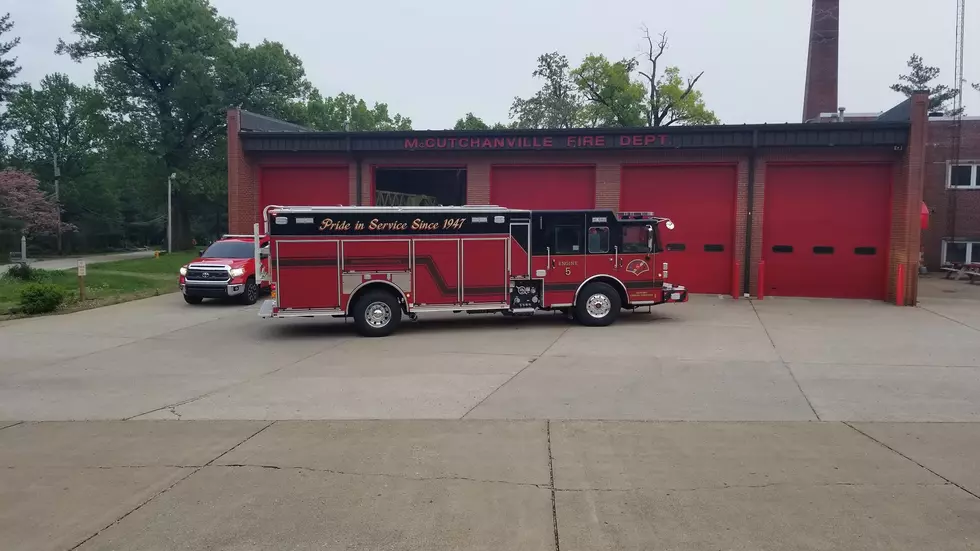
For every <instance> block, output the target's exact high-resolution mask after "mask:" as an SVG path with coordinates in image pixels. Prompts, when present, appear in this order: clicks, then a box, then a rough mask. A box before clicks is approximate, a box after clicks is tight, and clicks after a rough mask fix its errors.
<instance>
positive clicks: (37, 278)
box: [3, 263, 49, 282]
mask: <svg viewBox="0 0 980 551" xmlns="http://www.w3.org/2000/svg"><path fill="white" fill-rule="evenodd" d="M48 275H49V274H48V271H47V270H42V269H41V268H31V267H30V266H28V265H27V264H24V263H20V264H14V265H13V266H11V267H10V268H8V269H7V271H6V272H5V273H4V274H3V279H6V280H7V281H34V282H42V281H47V279H48Z"/></svg>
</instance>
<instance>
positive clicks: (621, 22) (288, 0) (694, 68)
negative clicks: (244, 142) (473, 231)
mask: <svg viewBox="0 0 980 551" xmlns="http://www.w3.org/2000/svg"><path fill="white" fill-rule="evenodd" d="M212 2H213V3H214V4H215V5H216V6H217V8H218V10H219V11H220V12H221V13H222V14H223V15H225V16H229V17H232V18H233V19H234V20H235V21H236V22H237V23H238V29H239V39H240V40H241V41H244V42H253V43H254V42H259V41H261V40H262V39H269V40H277V41H281V42H283V43H284V44H285V45H286V47H287V48H288V49H289V50H291V51H292V52H293V53H295V54H297V55H299V56H300V58H301V59H302V60H303V63H304V65H305V67H306V72H307V75H308V77H309V79H310V80H311V81H312V82H313V84H314V85H315V86H317V87H318V88H319V89H320V90H321V92H323V93H324V94H325V95H332V94H335V93H337V92H342V91H343V92H350V93H353V94H356V95H357V96H359V97H363V98H364V99H365V100H367V101H368V102H375V101H382V102H387V103H388V105H389V107H390V109H391V110H392V111H393V112H399V113H402V114H403V115H406V116H409V117H411V118H412V121H413V123H414V126H415V128H417V129H424V128H446V127H451V126H452V125H453V124H454V122H455V121H456V119H457V118H459V117H460V116H462V115H463V114H464V113H466V112H467V111H473V112H474V113H476V114H477V115H478V116H480V117H482V118H483V119H484V120H486V121H487V122H494V121H498V120H499V121H505V120H507V112H508V109H509V107H510V104H511V101H512V100H513V97H514V96H515V95H521V96H526V95H530V94H532V93H533V92H534V91H535V90H536V89H537V86H538V85H537V84H536V83H535V82H534V80H533V79H532V77H531V71H533V70H534V67H535V59H536V58H537V56H538V55H539V54H542V53H544V52H549V51H559V52H562V53H564V54H565V55H567V56H568V58H569V59H570V60H571V61H572V63H573V64H577V62H578V61H580V60H581V59H582V57H583V56H585V55H586V54H588V53H591V52H595V53H602V54H605V55H606V56H607V57H610V58H613V59H618V58H622V57H624V56H633V55H636V54H637V53H639V48H640V46H641V43H642V35H641V32H640V30H639V27H640V25H641V24H644V23H645V24H646V25H648V26H649V27H650V29H651V30H652V31H660V30H666V31H668V33H669V36H670V50H669V54H668V58H667V62H668V63H669V64H672V65H677V66H679V67H680V68H681V72H682V74H690V73H694V74H696V73H697V72H699V71H702V70H703V71H705V75H704V77H703V78H702V80H701V85H700V88H701V90H702V91H703V93H704V97H705V101H706V102H707V104H708V106H709V107H710V108H711V109H714V110H715V112H716V113H717V114H718V116H719V117H720V118H721V120H722V122H724V123H755V122H787V121H788V122H798V121H799V120H800V118H801V116H802V104H803V83H804V76H805V72H806V53H807V35H808V31H809V16H810V5H811V2H810V0H688V1H683V2H676V1H667V0H602V1H600V0H493V1H483V2H463V1H460V0H415V1H411V2H409V1H396V0H385V1H382V0H375V1H362V2H353V1H330V0H274V1H269V0H212ZM927 4H928V9H926V5H927ZM74 6H75V2H74V0H0V12H3V11H10V12H12V15H13V18H14V21H15V23H16V27H15V29H14V31H15V33H16V34H17V35H19V36H20V37H21V39H22V42H21V45H20V46H19V47H18V48H17V49H16V50H15V53H16V54H17V55H18V56H19V57H20V63H21V65H23V67H24V70H23V72H22V73H21V78H22V79H23V80H26V81H29V82H32V83H36V82H37V81H38V80H40V78H41V77H42V76H44V75H45V74H47V73H50V72H55V71H60V72H65V73H68V74H69V75H70V76H71V77H72V78H73V79H76V80H79V81H86V82H90V81H91V80H92V70H93V68H94V64H87V65H86V64H83V65H79V64H75V63H73V62H72V61H71V60H70V59H68V58H67V57H64V56H57V55H55V54H54V48H55V44H56V43H57V41H58V38H65V39H71V23H72V20H73V19H74V17H75V9H74ZM955 11H956V8H955V0H929V2H923V1H922V0H843V1H842V8H841V56H840V57H841V59H840V60H841V68H840V101H841V104H842V105H843V106H844V107H846V108H847V109H848V111H851V112H869V111H870V112H878V111H882V110H885V109H888V108H890V107H892V106H893V105H894V104H896V103H898V102H899V101H901V99H902V98H901V96H900V95H898V94H896V93H894V92H892V91H891V90H889V89H888V86H889V85H890V84H892V83H894V82H895V80H896V76H897V75H898V74H899V73H901V72H903V71H904V69H905V62H906V61H907V59H908V57H909V55H911V54H912V53H913V52H916V53H919V54H920V55H922V56H923V57H924V58H925V60H926V61H927V62H928V63H929V64H931V65H937V66H939V67H940V68H941V69H942V76H941V79H942V81H943V82H944V83H949V84H952V80H953V60H954V20H955ZM967 26H968V28H967V34H966V36H967V48H966V52H967V63H966V65H967V77H968V78H969V79H970V81H971V82H976V81H980V5H978V6H976V7H974V11H973V12H972V13H968V22H967ZM964 102H965V103H966V105H967V107H968V112H969V113H971V114H978V113H980V93H978V92H975V91H973V90H972V89H971V90H968V91H967V92H966V95H965V96H964ZM969 107H973V109H969Z"/></svg>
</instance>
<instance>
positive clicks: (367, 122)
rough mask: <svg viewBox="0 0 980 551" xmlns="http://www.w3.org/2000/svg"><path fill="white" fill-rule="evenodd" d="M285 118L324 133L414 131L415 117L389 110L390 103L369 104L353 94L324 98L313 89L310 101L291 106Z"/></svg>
mask: <svg viewBox="0 0 980 551" xmlns="http://www.w3.org/2000/svg"><path fill="white" fill-rule="evenodd" d="M285 119H286V120H289V121H291V122H294V123H297V124H301V125H303V126H308V127H310V128H312V129H314V130H320V131H324V132H331V131H332V132H343V131H349V132H363V131H369V130H411V129H412V119H410V118H408V117H403V116H402V115H400V114H398V113H396V114H395V115H394V116H392V115H391V114H389V112H388V104H387V103H375V104H374V107H368V106H367V103H366V102H365V101H364V100H362V99H358V98H357V96H355V95H353V94H345V93H340V94H337V95H336V96H333V97H329V96H328V97H326V98H324V97H321V96H320V92H319V91H317V90H313V92H312V93H311V94H310V97H309V99H308V100H306V101H303V102H296V103H294V104H293V105H292V107H291V108H290V110H289V113H288V114H287V115H286V116H285Z"/></svg>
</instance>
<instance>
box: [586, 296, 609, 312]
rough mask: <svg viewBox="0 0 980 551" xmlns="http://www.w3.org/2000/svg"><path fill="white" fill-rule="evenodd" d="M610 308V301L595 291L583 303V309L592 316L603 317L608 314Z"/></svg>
mask: <svg viewBox="0 0 980 551" xmlns="http://www.w3.org/2000/svg"><path fill="white" fill-rule="evenodd" d="M610 310H612V302H610V301H609V297H607V296H606V295H603V294H599V293H596V294H594V295H592V296H591V297H589V300H588V301H586V303H585V311H586V312H588V313H589V315H590V316H592V317H593V318H604V317H606V316H607V315H609V311H610Z"/></svg>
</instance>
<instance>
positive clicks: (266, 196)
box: [259, 166, 350, 218]
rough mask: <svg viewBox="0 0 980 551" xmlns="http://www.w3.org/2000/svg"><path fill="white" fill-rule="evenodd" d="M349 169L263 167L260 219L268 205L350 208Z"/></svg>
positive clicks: (260, 187) (339, 167)
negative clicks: (348, 206)
mask: <svg viewBox="0 0 980 551" xmlns="http://www.w3.org/2000/svg"><path fill="white" fill-rule="evenodd" d="M347 170H348V169H347V166H305V167H292V166H283V167H279V166H276V167H271V166H267V167H262V170H261V172H260V176H259V217H260V218H261V215H262V209H264V208H265V207H266V206H267V205H322V206H333V205H349V204H350V180H349V178H348V172H347Z"/></svg>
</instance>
